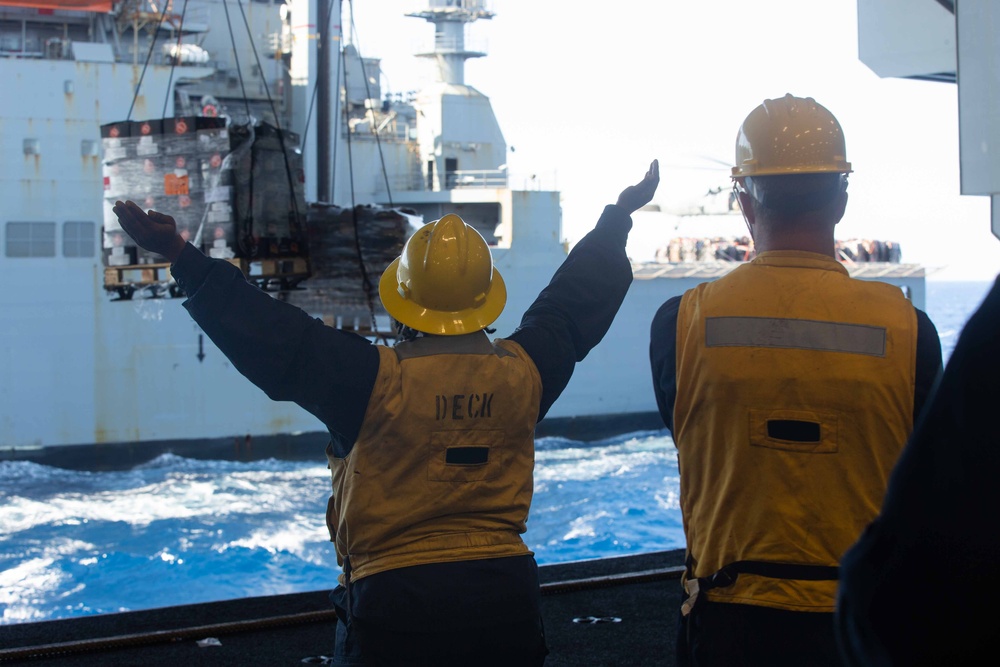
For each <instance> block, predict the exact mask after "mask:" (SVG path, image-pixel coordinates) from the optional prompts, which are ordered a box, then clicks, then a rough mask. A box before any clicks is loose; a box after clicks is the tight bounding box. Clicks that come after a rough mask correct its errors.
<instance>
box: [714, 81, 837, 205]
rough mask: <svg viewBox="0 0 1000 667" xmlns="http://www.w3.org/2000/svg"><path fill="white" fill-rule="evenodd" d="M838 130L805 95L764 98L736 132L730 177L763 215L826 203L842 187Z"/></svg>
mask: <svg viewBox="0 0 1000 667" xmlns="http://www.w3.org/2000/svg"><path fill="white" fill-rule="evenodd" d="M846 153H847V151H846V147H845V142H844V131H843V129H842V128H841V126H840V123H839V122H838V121H837V119H836V117H834V115H833V114H832V113H830V111H829V110H828V109H827V108H826V107H824V106H822V105H821V104H819V103H817V102H816V100H814V99H812V98H811V97H805V98H803V97H794V96H792V95H790V94H789V95H785V96H784V97H781V98H777V99H772V100H764V102H763V103H762V104H760V105H759V106H758V107H757V108H755V109H754V110H753V111H751V112H750V114H749V115H748V116H747V117H746V119H745V120H744V121H743V124H742V125H741V126H740V129H739V132H738V133H737V135H736V165H735V166H734V167H733V168H732V178H733V180H734V181H735V182H736V184H737V186H738V187H740V188H742V189H743V190H745V191H746V192H747V193H748V194H749V195H750V197H751V198H752V199H753V201H754V206H755V208H756V209H758V213H759V214H764V216H765V217H767V218H768V219H769V220H772V221H775V222H779V223H780V222H783V221H789V220H794V219H796V218H799V217H801V216H803V215H806V214H809V213H811V212H820V213H822V211H823V210H824V209H826V208H827V207H829V206H831V205H832V204H833V203H834V202H835V201H836V199H837V195H838V194H839V193H841V192H843V190H844V189H845V188H846V187H847V174H849V173H850V172H851V171H852V169H851V163H850V162H848V161H847V157H846Z"/></svg>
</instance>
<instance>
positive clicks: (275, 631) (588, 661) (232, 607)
mask: <svg viewBox="0 0 1000 667" xmlns="http://www.w3.org/2000/svg"><path fill="white" fill-rule="evenodd" d="M683 557H684V555H683V551H670V552H660V553H653V554H641V555H636V556H625V557H620V558H606V559H601V560H593V561H581V562H577V563H565V564H559V565H549V566H543V567H540V568H539V572H540V578H541V581H542V587H543V597H542V613H543V616H544V621H545V631H546V636H547V639H548V644H549V649H550V654H549V657H548V659H547V660H546V662H545V664H546V666H547V667H552V666H569V665H589V666H609V667H610V666H614V665H628V666H629V667H641V666H644V665H650V666H652V665H657V666H667V665H673V664H674V635H675V627H674V626H675V620H676V616H677V608H678V605H679V604H680V583H679V580H678V579H677V578H676V577H675V576H674V575H673V574H672V571H673V569H675V568H678V567H679V566H680V565H681V564H682V563H683ZM665 570H666V572H664V571H665ZM636 575H639V576H636ZM329 612H330V605H329V600H328V597H327V591H316V592H311V593H295V594H290V595H279V596H270V597H256V598H246V599H242V600H229V601H224V602H214V603H207V604H198V605H184V606H177V607H165V608H161V609H150V610H145V611H136V612H127V613H121V614H105V615H99V616H88V617H81V618H74V619H65V620H57V621H44V622H40V623H25V624H17V625H8V626H0V664H3V665H7V664H39V665H47V666H48V665H60V666H69V665H72V666H73V667H97V666H100V667H113V666H118V665H142V666H146V665H172V666H173V665H215V666H218V665H303V664H310V662H311V661H308V660H307V659H308V658H313V659H316V660H315V662H313V664H316V663H317V662H319V660H318V658H319V656H324V655H330V654H331V652H332V650H333V633H334V628H335V623H336V621H335V620H334V618H333V616H332V614H330V613H329ZM276 617H285V618H287V619H290V620H294V621H295V622H294V623H291V624H288V623H284V624H276V623H275V622H274V621H271V620H268V619H274V618H276ZM309 618H314V620H311V621H309V622H303V620H304V619H309ZM578 619H580V620H578ZM590 619H597V620H596V621H590ZM616 619H619V620H616ZM581 620H582V622H581ZM588 621H590V622H588ZM206 627H207V628H215V629H217V630H219V631H218V632H214V633H206V634H205V636H200V634H199V633H197V632H196V633H195V634H194V635H191V634H190V632H189V631H183V632H177V631H180V630H184V629H190V628H206ZM156 633H160V634H156ZM151 634H152V635H153V636H152V637H151V636H150V635H151ZM175 635H182V636H181V638H174V639H167V640H165V641H163V640H161V639H165V638H167V637H168V636H169V637H173V636H175ZM208 637H214V638H215V639H217V640H218V642H219V643H220V645H216V646H206V647H200V646H199V645H198V640H200V639H201V640H203V639H207V638H208ZM108 638H121V639H120V643H119V644H118V645H116V646H103V644H106V643H107V642H105V641H104V640H107V639H108ZM153 640H156V641H153ZM98 641H99V642H101V644H102V646H101V647H100V649H99V650H80V649H81V648H82V646H81V643H84V642H98ZM63 643H67V644H69V645H70V646H71V647H73V652H63V653H53V652H52V651H51V649H46V650H41V651H39V655H38V656H37V657H30V656H21V657H17V658H14V659H12V656H11V654H10V651H12V650H16V649H21V648H24V647H44V646H50V645H53V644H63ZM5 654H6V655H5ZM304 660H306V662H303V661H304Z"/></svg>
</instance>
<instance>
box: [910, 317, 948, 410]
mask: <svg viewBox="0 0 1000 667" xmlns="http://www.w3.org/2000/svg"><path fill="white" fill-rule="evenodd" d="M914 310H916V311H917V368H916V381H915V386H914V388H913V423H914V424H916V423H917V420H918V419H919V418H920V414H921V413H922V412H923V409H924V405H926V403H927V399H928V398H929V397H930V395H931V389H932V388H933V387H934V383H935V382H937V380H938V378H939V376H940V375H941V364H942V362H941V339H940V338H939V337H938V332H937V329H936V328H935V327H934V323H933V322H931V318H929V317H927V313H925V312H924V311H922V310H920V309H919V308H915V309H914Z"/></svg>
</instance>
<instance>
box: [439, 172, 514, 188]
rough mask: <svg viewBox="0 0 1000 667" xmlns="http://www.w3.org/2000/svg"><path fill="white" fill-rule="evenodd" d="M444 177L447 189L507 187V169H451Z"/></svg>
mask: <svg viewBox="0 0 1000 667" xmlns="http://www.w3.org/2000/svg"><path fill="white" fill-rule="evenodd" d="M444 177H445V189H446V190H455V189H458V188H506V187H507V171H506V170H505V169H473V170H468V171H451V172H448V173H447V174H445V175H444Z"/></svg>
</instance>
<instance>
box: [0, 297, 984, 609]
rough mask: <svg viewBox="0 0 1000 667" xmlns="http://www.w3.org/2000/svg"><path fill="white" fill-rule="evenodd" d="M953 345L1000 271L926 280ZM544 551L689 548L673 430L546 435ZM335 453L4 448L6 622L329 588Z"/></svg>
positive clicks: (539, 481) (596, 553)
mask: <svg viewBox="0 0 1000 667" xmlns="http://www.w3.org/2000/svg"><path fill="white" fill-rule="evenodd" d="M927 287H928V296H927V312H928V314H929V315H930V317H931V319H932V320H933V321H934V323H935V325H936V326H937V329H938V333H939V335H940V336H941V343H942V348H943V352H944V355H945V358H946V359H947V357H948V355H949V354H950V353H951V350H952V349H953V348H954V346H955V342H956V341H957V339H958V334H959V333H960V331H961V328H962V326H963V325H964V323H965V321H966V320H967V319H968V317H969V315H971V314H972V312H973V311H974V310H975V308H976V307H977V306H978V305H979V303H980V302H981V301H982V298H983V297H984V296H985V294H986V292H987V291H988V289H989V287H990V283H986V282H976V283H957V282H933V281H929V282H928V283H927ZM536 447H537V456H536V461H537V465H536V471H535V497H534V503H533V505H532V509H531V517H530V519H529V522H528V532H527V534H526V535H525V540H526V542H527V543H528V545H529V546H530V548H531V549H532V550H533V551H534V552H535V555H536V558H537V560H538V562H539V563H540V564H548V563H560V562H567V561H575V560H583V559H590V558H600V557H604V556H619V555H626V554H635V553H642V552H649V551H658V550H663V549H675V548H681V547H683V546H684V535H683V530H682V527H681V517H680V508H679V504H678V494H679V479H680V478H679V474H678V470H677V451H676V449H674V445H673V442H672V441H671V439H670V436H669V435H668V434H667V433H666V432H665V431H655V432H640V433H632V434H628V435H623V436H619V437H615V438H612V439H608V440H605V441H601V442H588V443H582V442H576V441H572V440H565V439H560V438H542V439H539V440H538V442H537V445H536ZM328 495H329V472H328V471H327V469H326V466H325V465H323V464H321V463H311V462H308V463H305V462H294V461H279V460H274V459H270V460H264V461H257V462H252V463H240V462H232V461H204V460H194V459H186V458H182V457H179V456H174V455H164V456H161V457H159V458H157V459H155V460H153V461H151V462H149V463H147V464H145V465H142V466H139V467H136V468H134V469H132V470H128V471H124V472H100V473H94V472H80V471H69V470H63V469H58V468H51V467H46V466H42V465H37V464H34V463H25V462H10V461H0V612H2V617H0V624H11V623H20V622H29V621H41V620H47V619H56V618H66V617H72V616H82V615H88V614H101V613H108V612H117V611H129V610H137V609H147V608H152V607H164V606H171V605H178V604H189V603H197V602H209V601H215V600H224V599H232V598H239V597H247V596H259V595H273V594H281V593H293V592H300V591H312V590H322V589H329V588H332V587H333V586H335V585H336V583H335V578H336V575H337V574H338V572H339V570H338V569H337V568H336V565H335V563H336V559H335V556H334V551H333V546H332V544H331V543H330V542H329V539H328V534H327V531H326V526H325V524H324V521H323V517H324V513H325V510H326V501H327V497H328Z"/></svg>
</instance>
